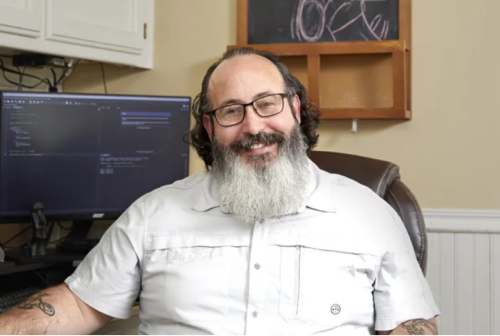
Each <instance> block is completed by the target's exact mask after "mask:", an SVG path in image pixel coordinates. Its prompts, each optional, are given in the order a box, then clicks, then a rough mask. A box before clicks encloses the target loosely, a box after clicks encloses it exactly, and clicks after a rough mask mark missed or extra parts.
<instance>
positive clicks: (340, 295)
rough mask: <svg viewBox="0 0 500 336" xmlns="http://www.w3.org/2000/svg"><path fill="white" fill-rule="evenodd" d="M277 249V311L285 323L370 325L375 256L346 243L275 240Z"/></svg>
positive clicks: (375, 264)
mask: <svg viewBox="0 0 500 336" xmlns="http://www.w3.org/2000/svg"><path fill="white" fill-rule="evenodd" d="M274 244H276V245H278V246H280V247H281V263H280V265H281V266H280V267H281V270H280V271H281V280H280V286H281V289H280V302H279V312H280V315H281V316H282V317H283V319H285V320H286V321H287V322H289V323H305V324H321V325H328V326H331V327H337V326H341V325H353V326H358V327H361V326H372V325H373V321H374V304H373V283H374V281H375V277H376V274H377V271H378V268H379V264H380V263H379V258H378V257H377V256H375V255H373V254H370V253H367V252H365V251H363V250H361V249H357V248H355V247H352V246H349V244H348V242H341V243H336V242H335V241H331V242H325V241H324V240H323V241H322V240H315V239H307V238H298V239H292V240H290V239H287V238H286V237H283V238H282V239H277V240H276V239H275V240H274Z"/></svg>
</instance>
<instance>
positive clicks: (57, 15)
mask: <svg viewBox="0 0 500 336" xmlns="http://www.w3.org/2000/svg"><path fill="white" fill-rule="evenodd" d="M38 1H40V0H38ZM46 1H47V2H46V6H47V9H46V13H47V17H46V22H47V24H46V25H47V26H46V27H47V30H46V39H48V40H52V41H60V42H65V43H73V44H77V45H84V46H91V47H97V48H101V49H108V50H116V51H122V52H126V53H133V54H140V53H142V51H143V50H144V49H145V48H146V42H145V40H146V38H147V28H148V27H147V23H148V20H150V17H149V16H150V15H152V12H153V10H154V9H153V3H152V1H153V0H146V1H144V0H105V1H103V0H46ZM152 28H153V27H150V29H152Z"/></svg>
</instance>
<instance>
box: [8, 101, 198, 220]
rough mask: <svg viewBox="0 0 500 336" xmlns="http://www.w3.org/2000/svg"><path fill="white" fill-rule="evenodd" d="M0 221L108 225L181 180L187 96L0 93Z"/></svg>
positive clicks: (187, 119)
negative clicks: (37, 217)
mask: <svg viewBox="0 0 500 336" xmlns="http://www.w3.org/2000/svg"><path fill="white" fill-rule="evenodd" d="M0 99H1V118H0V122H1V131H0V132H1V141H0V144H1V156H0V222H3V223H12V222H22V221H29V220H30V214H31V209H32V207H33V205H34V204H35V203H37V202H40V203H43V205H44V206H45V214H46V216H47V219H48V220H80V219H96V218H102V219H115V218H117V217H118V216H119V215H120V214H121V213H122V212H123V211H124V210H125V209H126V208H127V207H128V206H130V205H131V204H132V202H134V201H135V200H136V199H137V198H139V197H140V196H142V195H144V194H145V193H148V192H150V191H152V190H154V189H156V188H158V187H161V186H163V185H165V184H170V183H173V182H174V181H176V180H178V179H182V178H184V177H186V176H187V175H188V150H189V148H188V144H187V143H186V142H185V141H184V140H185V139H184V137H185V135H186V133H187V132H188V131H189V122H190V112H189V111H190V105H191V98H190V97H157V96H126V95H98V94H67V93H31V92H30V93H27V92H2V93H1V96H0Z"/></svg>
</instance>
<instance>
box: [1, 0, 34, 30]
mask: <svg viewBox="0 0 500 336" xmlns="http://www.w3.org/2000/svg"><path fill="white" fill-rule="evenodd" d="M42 19H43V1H42V0H0V32H4V33H11V34H18V35H24V36H31V37H39V36H40V34H41V30H42Z"/></svg>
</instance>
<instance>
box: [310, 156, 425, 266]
mask: <svg viewBox="0 0 500 336" xmlns="http://www.w3.org/2000/svg"><path fill="white" fill-rule="evenodd" d="M309 157H310V158H311V160H312V161H313V162H314V163H315V164H316V165H317V166H318V167H319V168H320V169H322V170H325V171H327V172H330V173H334V174H339V175H343V176H346V177H348V178H350V179H353V180H355V181H357V182H359V183H361V184H363V185H365V186H367V187H369V188H370V189H372V190H373V191H374V192H375V193H377V195H379V196H380V197H382V198H383V199H384V200H386V201H387V203H389V204H390V205H391V206H392V207H393V208H394V209H395V210H396V212H397V213H398V214H399V216H400V217H401V219H402V220H403V223H404V225H405V226H406V229H407V230H408V233H409V235H410V239H411V242H412V244H413V248H414V249H415V254H416V256H417V259H418V263H419V264H420V267H421V268H422V271H423V272H424V274H425V272H426V267H427V232H426V229H425V223H424V216H423V215H422V210H421V209H420V206H419V205H418V202H417V200H416V198H415V196H414V195H413V194H412V192H411V191H410V190H409V189H408V187H407V186H406V185H405V184H404V183H403V182H402V181H401V179H400V175H399V167H398V166H397V165H395V164H394V163H391V162H387V161H382V160H377V159H372V158H368V157H363V156H357V155H351V154H343V153H333V152H321V151H312V152H311V153H310V155H309Z"/></svg>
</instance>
